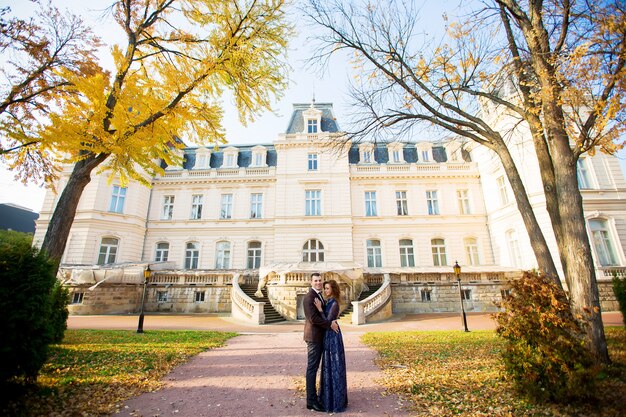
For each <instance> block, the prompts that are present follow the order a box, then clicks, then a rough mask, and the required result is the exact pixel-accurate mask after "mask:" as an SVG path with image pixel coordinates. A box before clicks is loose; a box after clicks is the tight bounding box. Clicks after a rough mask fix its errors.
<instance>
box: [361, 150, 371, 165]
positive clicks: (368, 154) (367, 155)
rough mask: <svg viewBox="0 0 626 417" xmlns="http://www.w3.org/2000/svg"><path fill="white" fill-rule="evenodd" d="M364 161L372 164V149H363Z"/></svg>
mask: <svg viewBox="0 0 626 417" xmlns="http://www.w3.org/2000/svg"><path fill="white" fill-rule="evenodd" d="M363 162H365V163H366V164H370V163H371V162H372V151H370V150H366V151H363Z"/></svg>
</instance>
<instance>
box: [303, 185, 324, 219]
mask: <svg viewBox="0 0 626 417" xmlns="http://www.w3.org/2000/svg"><path fill="white" fill-rule="evenodd" d="M304 209H305V211H304V214H305V216H321V215H322V191H321V190H305V192H304Z"/></svg>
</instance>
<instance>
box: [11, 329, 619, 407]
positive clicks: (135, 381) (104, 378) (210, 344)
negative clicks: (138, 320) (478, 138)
mask: <svg viewBox="0 0 626 417" xmlns="http://www.w3.org/2000/svg"><path fill="white" fill-rule="evenodd" d="M606 334H607V341H608V344H609V352H610V354H611V358H612V359H613V361H614V362H615V365H614V366H612V367H611V368H609V369H607V371H606V372H605V373H604V374H603V379H602V380H601V381H600V382H599V388H600V389H599V391H598V402H597V403H596V404H583V405H571V404H570V405H567V406H549V405H534V404H530V403H527V402H525V401H524V400H522V399H520V398H518V397H516V396H515V395H514V393H513V392H512V390H511V386H510V385H509V384H508V383H507V382H505V381H503V379H502V375H501V372H502V365H501V364H500V361H499V356H498V354H499V351H500V349H501V348H502V346H503V345H502V341H501V340H500V339H498V338H497V337H496V336H495V333H494V332H493V331H473V332H470V333H465V332H460V331H455V332H444V331H431V332H385V333H368V334H366V335H364V336H363V340H364V342H365V343H367V344H368V345H370V346H372V347H373V348H375V349H376V350H378V351H379V353H380V360H379V365H380V366H381V367H382V368H383V369H384V375H385V377H384V380H383V381H382V382H383V384H384V385H385V386H387V387H388V388H389V390H390V391H391V392H395V393H398V394H400V395H401V396H402V397H404V398H405V399H407V404H408V405H409V406H410V407H411V409H412V411H413V415H415V416H590V417H592V416H603V417H604V416H606V417H609V416H611V417H618V416H619V417H622V416H626V400H625V398H626V330H625V329H624V328H608V329H607V330H606ZM235 335H236V334H235V333H221V332H210V331H150V332H147V333H143V334H137V333H135V332H132V331H114V330H68V331H67V332H66V334H65V340H64V341H63V343H62V344H59V345H54V346H52V347H51V355H50V358H49V360H48V362H47V363H46V365H45V366H44V368H43V369H42V371H41V374H40V376H39V379H38V386H37V387H36V388H33V389H31V390H30V391H28V392H27V393H26V394H25V395H24V393H23V392H22V393H21V394H22V395H18V393H12V392H8V391H6V390H5V391H3V394H4V395H5V398H21V399H20V400H19V401H14V402H13V403H12V404H11V405H10V408H9V409H7V410H0V415H21V416H31V415H54V414H56V415H105V414H111V413H113V412H115V407H116V405H119V404H120V403H121V402H122V401H123V400H125V399H127V398H129V397H132V396H135V395H138V394H139V393H141V392H145V391H152V390H155V389H157V388H159V386H160V382H159V381H160V380H161V378H162V377H163V376H164V375H165V374H166V373H167V372H169V371H170V370H171V369H172V368H173V367H174V366H176V365H178V364H181V363H183V362H185V361H186V360H188V359H189V358H190V357H191V356H193V355H196V354H198V353H200V352H202V351H204V350H206V349H211V348H215V347H218V346H222V345H223V344H224V342H225V341H226V340H228V339H229V338H230V337H233V336H235ZM348 367H349V364H348ZM26 410H27V411H26Z"/></svg>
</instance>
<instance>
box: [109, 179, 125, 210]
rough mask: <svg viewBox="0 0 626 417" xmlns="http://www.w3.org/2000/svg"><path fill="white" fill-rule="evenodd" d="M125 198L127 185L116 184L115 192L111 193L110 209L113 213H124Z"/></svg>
mask: <svg viewBox="0 0 626 417" xmlns="http://www.w3.org/2000/svg"><path fill="white" fill-rule="evenodd" d="M125 199H126V187H120V186H119V185H114V186H113V193H112V194H111V204H110V205H109V211H110V212H112V213H123V212H124V200H125Z"/></svg>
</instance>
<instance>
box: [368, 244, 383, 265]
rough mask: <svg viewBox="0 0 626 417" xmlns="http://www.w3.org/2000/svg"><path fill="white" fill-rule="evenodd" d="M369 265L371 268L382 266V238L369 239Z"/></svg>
mask: <svg viewBox="0 0 626 417" xmlns="http://www.w3.org/2000/svg"><path fill="white" fill-rule="evenodd" d="M367 266H368V267H370V268H382V266H383V254H382V251H381V248H380V240H372V239H370V240H368V241H367Z"/></svg>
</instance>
